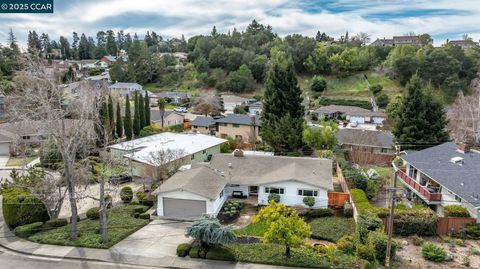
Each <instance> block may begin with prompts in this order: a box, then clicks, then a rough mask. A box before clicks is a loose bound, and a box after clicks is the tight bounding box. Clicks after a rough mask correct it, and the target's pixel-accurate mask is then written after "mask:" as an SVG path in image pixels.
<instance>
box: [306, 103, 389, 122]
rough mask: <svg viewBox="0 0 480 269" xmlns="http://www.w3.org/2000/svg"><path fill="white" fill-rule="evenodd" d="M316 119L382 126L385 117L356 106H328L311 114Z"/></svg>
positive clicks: (379, 113) (381, 113)
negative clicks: (314, 115)
mask: <svg viewBox="0 0 480 269" xmlns="http://www.w3.org/2000/svg"><path fill="white" fill-rule="evenodd" d="M312 113H313V114H316V116H317V117H322V116H323V117H325V119H326V120H331V119H333V120H337V119H341V118H343V117H345V119H346V120H347V121H349V122H351V123H352V122H356V123H360V124H363V123H373V124H383V122H384V121H385V119H386V118H387V115H386V114H385V113H384V112H381V111H371V110H368V109H365V108H361V107H356V106H341V105H328V106H322V107H320V108H318V109H316V110H314V111H313V112H312Z"/></svg>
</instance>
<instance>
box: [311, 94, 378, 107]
mask: <svg viewBox="0 0 480 269" xmlns="http://www.w3.org/2000/svg"><path fill="white" fill-rule="evenodd" d="M320 105H322V106H328V105H340V106H357V107H361V108H365V109H368V110H371V109H372V104H371V103H370V102H369V101H364V100H351V99H331V98H325V97H322V98H320Z"/></svg>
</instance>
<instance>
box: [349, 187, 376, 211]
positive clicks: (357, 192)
mask: <svg viewBox="0 0 480 269" xmlns="http://www.w3.org/2000/svg"><path fill="white" fill-rule="evenodd" d="M350 195H351V196H352V200H353V203H354V204H355V207H356V208H357V211H358V213H359V214H361V213H363V212H365V211H368V210H371V209H373V206H372V205H371V204H370V202H369V201H368V198H367V195H366V194H365V192H364V191H363V190H361V189H352V190H351V191H350Z"/></svg>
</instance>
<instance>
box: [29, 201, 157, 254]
mask: <svg viewBox="0 0 480 269" xmlns="http://www.w3.org/2000/svg"><path fill="white" fill-rule="evenodd" d="M135 207H137V206H133V205H125V206H123V205H122V206H118V207H115V208H113V209H112V210H111V211H110V213H109V216H108V237H109V242H108V243H107V244H102V243H101V242H102V236H101V234H100V233H99V220H98V219H97V220H90V219H86V220H82V221H80V222H79V223H78V231H79V238H78V239H77V240H75V241H70V240H68V239H67V238H68V233H69V231H70V224H69V225H67V226H63V227H59V228H55V229H52V230H48V231H45V232H40V233H37V234H34V235H32V236H30V237H29V238H28V239H29V240H31V241H34V242H37V243H42V244H52V245H62V246H76V247H89V248H109V247H111V246H113V245H115V244H116V243H118V242H119V241H121V240H123V239H124V238H125V237H127V236H129V235H130V234H132V233H134V232H135V231H137V230H138V229H140V228H142V227H143V226H145V225H147V224H148V223H149V220H145V219H139V218H134V217H133V210H134V208H135Z"/></svg>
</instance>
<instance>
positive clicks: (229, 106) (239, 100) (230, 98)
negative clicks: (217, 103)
mask: <svg viewBox="0 0 480 269" xmlns="http://www.w3.org/2000/svg"><path fill="white" fill-rule="evenodd" d="M220 98H221V99H222V100H223V109H225V111H228V112H233V110H234V109H235V107H236V106H244V105H248V104H250V103H253V102H255V101H256V100H255V99H248V98H244V97H240V96H236V95H226V94H223V95H222V96H221V97H220Z"/></svg>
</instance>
